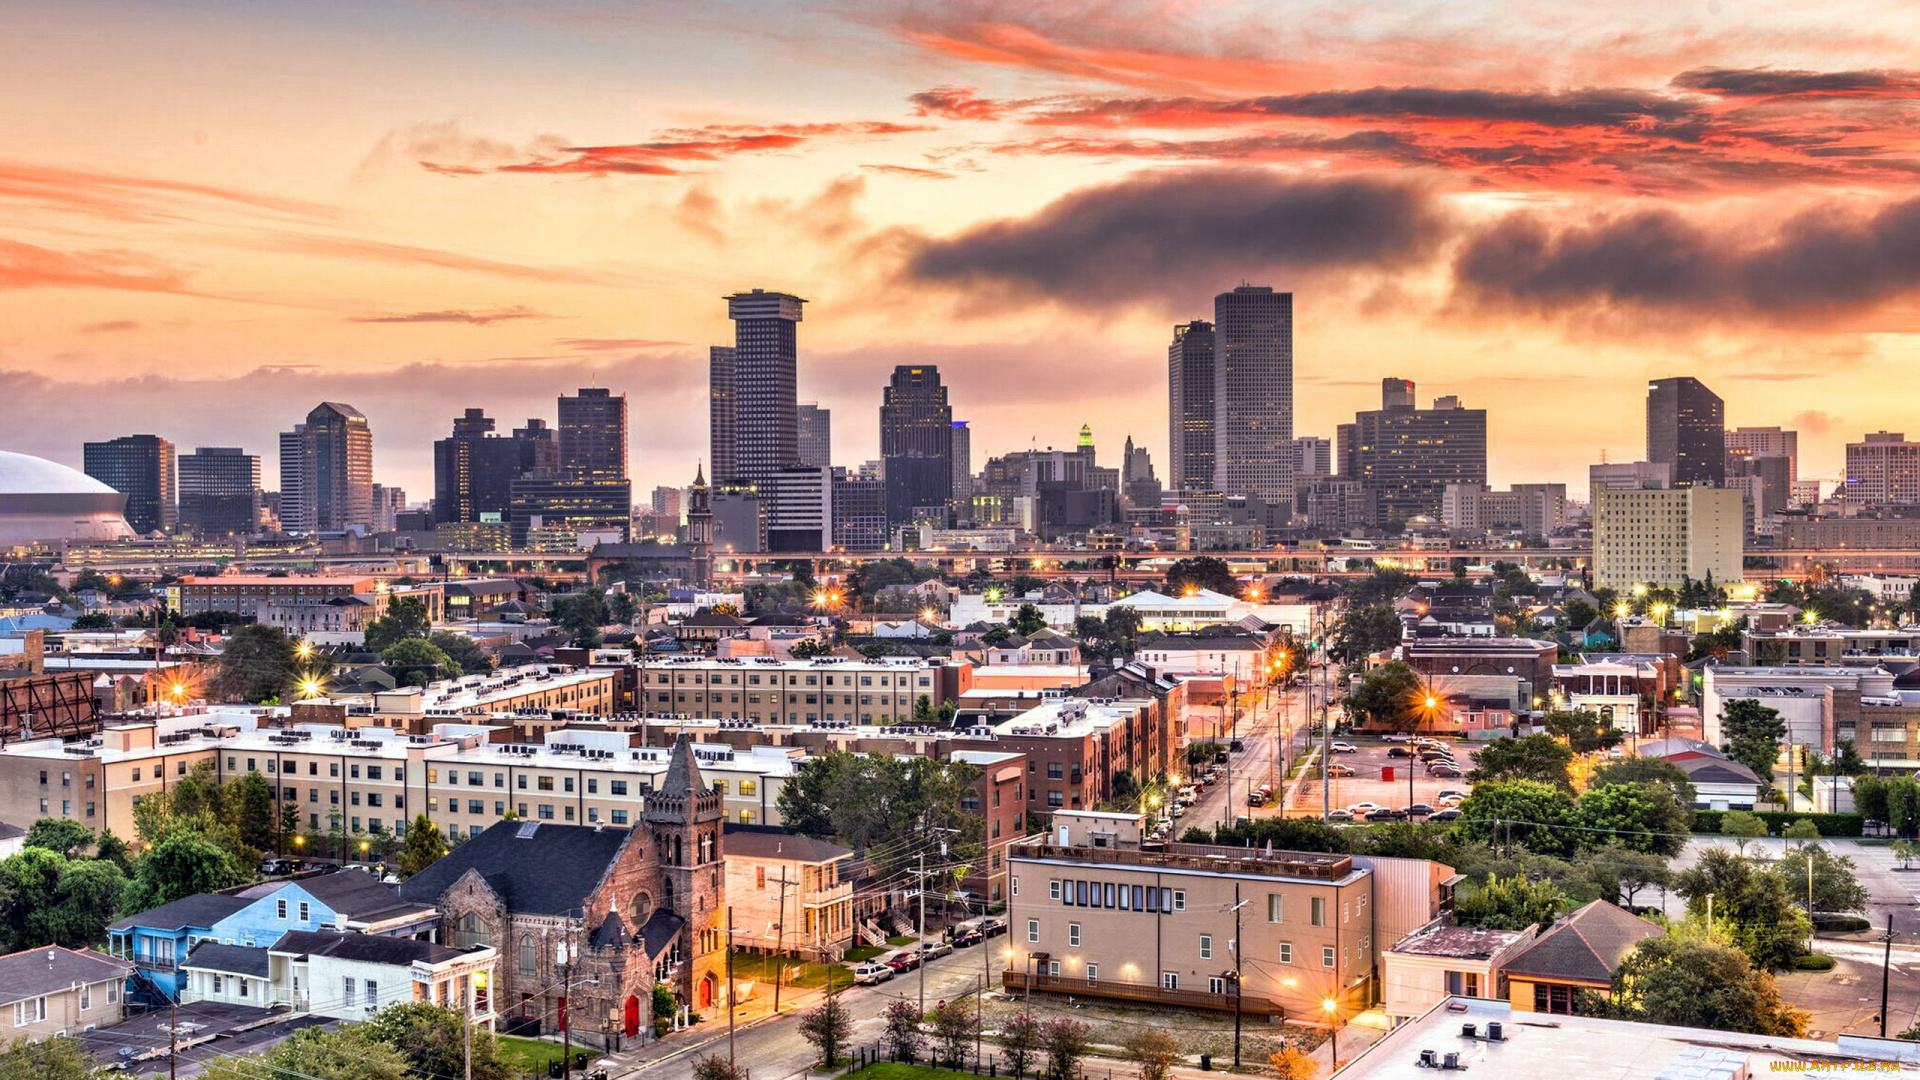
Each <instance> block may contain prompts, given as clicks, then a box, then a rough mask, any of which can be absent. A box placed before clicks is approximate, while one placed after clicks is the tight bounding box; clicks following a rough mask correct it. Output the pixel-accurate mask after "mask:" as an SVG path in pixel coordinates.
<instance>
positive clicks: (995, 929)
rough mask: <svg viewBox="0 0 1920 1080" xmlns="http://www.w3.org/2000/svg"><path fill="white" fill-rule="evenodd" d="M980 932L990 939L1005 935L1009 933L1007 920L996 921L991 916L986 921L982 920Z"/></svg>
mask: <svg viewBox="0 0 1920 1080" xmlns="http://www.w3.org/2000/svg"><path fill="white" fill-rule="evenodd" d="M980 932H981V933H983V934H985V935H987V936H988V937H994V936H996V935H999V934H1004V933H1006V932H1007V924H1006V920H1004V919H996V918H993V917H991V916H989V917H987V918H985V919H981V920H980Z"/></svg>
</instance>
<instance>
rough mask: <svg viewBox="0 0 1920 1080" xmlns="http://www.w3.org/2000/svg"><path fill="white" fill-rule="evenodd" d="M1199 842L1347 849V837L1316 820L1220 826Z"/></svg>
mask: <svg viewBox="0 0 1920 1080" xmlns="http://www.w3.org/2000/svg"><path fill="white" fill-rule="evenodd" d="M1201 842H1202V843H1218V844H1228V845H1231V846H1233V847H1256V848H1264V847H1266V846H1267V845H1268V844H1272V845H1273V847H1274V848H1275V850H1278V851H1327V852H1344V851H1346V850H1347V834H1346V833H1344V832H1342V831H1341V830H1339V829H1336V828H1334V827H1333V826H1331V825H1329V824H1327V823H1326V822H1324V821H1321V820H1320V819H1319V818H1282V817H1266V818H1254V819H1253V820H1251V821H1248V822H1247V823H1246V824H1244V825H1229V826H1223V827H1221V828H1219V829H1217V830H1215V832H1214V834H1213V836H1212V837H1210V838H1208V840H1204V841H1201Z"/></svg>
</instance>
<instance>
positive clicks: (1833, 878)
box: [1777, 818, 1897, 915]
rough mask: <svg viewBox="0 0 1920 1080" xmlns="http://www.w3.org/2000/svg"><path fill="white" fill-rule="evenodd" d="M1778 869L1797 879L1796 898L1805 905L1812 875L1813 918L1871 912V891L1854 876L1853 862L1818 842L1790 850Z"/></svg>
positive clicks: (1796, 846)
mask: <svg viewBox="0 0 1920 1080" xmlns="http://www.w3.org/2000/svg"><path fill="white" fill-rule="evenodd" d="M1801 820H1802V821H1805V820H1806V819H1805V818H1802V819H1801ZM1809 824H1811V822H1809ZM1896 854H1897V853H1896ZM1777 869H1778V870H1779V871H1780V872H1781V873H1782V874H1788V875H1791V876H1792V877H1794V878H1795V879H1797V881H1796V885H1797V887H1796V888H1795V890H1794V897H1795V899H1796V900H1798V901H1799V902H1801V903H1805V902H1806V899H1807V890H1806V888H1805V886H1806V882H1807V875H1808V874H1809V873H1810V874H1811V875H1812V878H1813V908H1812V910H1810V911H1809V912H1808V914H1809V915H1811V914H1812V913H1813V912H1814V911H1865V910H1867V900H1868V895H1867V888H1866V886H1864V885H1862V884H1860V880H1859V878H1857V877H1855V876H1854V866H1853V860H1852V859H1850V858H1848V857H1847V856H1845V855H1836V854H1834V853H1833V852H1831V851H1828V850H1827V849H1826V848H1825V847H1823V846H1821V845H1820V844H1817V843H1808V844H1795V845H1793V846H1792V847H1789V848H1788V849H1787V854H1786V857H1785V858H1783V859H1781V860H1780V862H1779V865H1778V867H1777Z"/></svg>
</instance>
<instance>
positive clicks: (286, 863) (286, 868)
mask: <svg viewBox="0 0 1920 1080" xmlns="http://www.w3.org/2000/svg"><path fill="white" fill-rule="evenodd" d="M301 869H303V867H302V865H301V863H300V860H299V859H267V860H265V861H263V862H261V864H260V876H261V877H284V876H285V875H287V874H297V873H299V872H300V871H301Z"/></svg>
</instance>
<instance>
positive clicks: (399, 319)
mask: <svg viewBox="0 0 1920 1080" xmlns="http://www.w3.org/2000/svg"><path fill="white" fill-rule="evenodd" d="M551 318H553V316H551V315H546V314H542V313H541V312H538V311H535V310H533V309H532V308H527V307H511V308H499V309H496V310H493V311H414V312H409V313H407V314H404V315H361V316H357V317H355V318H350V319H348V320H347V321H348V322H356V323H466V324H467V325H469V326H492V325H493V324H494V323H502V322H513V321H515V320H518V319H551Z"/></svg>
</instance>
